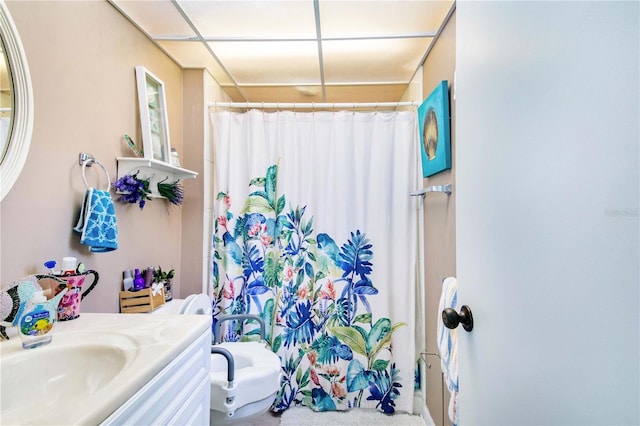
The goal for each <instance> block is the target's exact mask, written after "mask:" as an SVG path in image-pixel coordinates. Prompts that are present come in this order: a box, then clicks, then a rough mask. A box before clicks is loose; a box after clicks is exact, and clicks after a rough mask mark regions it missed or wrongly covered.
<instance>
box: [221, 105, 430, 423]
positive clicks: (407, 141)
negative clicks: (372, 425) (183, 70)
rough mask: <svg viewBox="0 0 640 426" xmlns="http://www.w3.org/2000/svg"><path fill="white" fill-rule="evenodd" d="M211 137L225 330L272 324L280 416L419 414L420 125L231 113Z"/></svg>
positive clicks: (376, 118)
mask: <svg viewBox="0 0 640 426" xmlns="http://www.w3.org/2000/svg"><path fill="white" fill-rule="evenodd" d="M212 129H213V136H214V158H215V160H214V161H215V164H214V167H215V170H216V173H215V177H214V187H215V194H216V201H217V202H216V207H215V209H214V211H215V213H214V214H215V221H214V236H213V246H212V275H211V289H210V292H211V296H212V299H213V301H214V302H213V303H214V321H215V320H216V317H217V316H220V315H224V314H239V313H250V314H257V315H260V316H261V317H262V318H263V319H264V321H265V323H266V324H267V329H266V335H265V339H266V340H267V342H268V344H269V345H270V346H271V348H272V350H273V351H274V352H276V353H277V354H278V355H279V356H280V358H281V360H282V382H281V387H280V390H279V392H278V394H277V398H276V400H275V402H274V404H273V407H272V409H273V410H274V411H282V410H285V409H287V408H288V407H290V406H292V405H306V406H309V407H311V408H313V409H314V410H317V411H326V410H345V409H349V408H353V407H375V408H377V409H378V410H380V411H383V412H385V413H388V414H391V413H393V412H394V411H396V410H400V411H404V412H411V411H412V404H413V388H414V387H413V378H414V365H415V362H416V350H415V339H414V333H415V320H414V318H415V303H414V293H415V278H416V277H415V261H416V248H415V244H412V241H413V240H414V238H413V236H414V235H415V232H416V214H415V209H416V206H415V205H414V202H415V201H414V200H412V197H409V192H410V191H411V190H413V189H414V188H415V187H416V182H417V181H418V179H419V177H418V176H419V175H418V171H417V170H418V168H417V163H416V160H415V158H416V156H417V154H418V152H419V151H418V146H417V142H416V139H417V138H416V132H415V114H412V113H346V112H343V113H318V112H316V113H292V112H279V113H273V114H271V113H269V114H267V113H262V112H259V111H250V112H248V113H245V114H235V113H230V112H220V113H214V114H212ZM224 327H225V326H224V325H223V330H224V332H223V336H224V338H225V340H232V341H237V340H239V339H241V338H244V339H251V338H253V337H255V335H257V333H258V328H257V325H255V324H252V323H246V324H245V325H244V328H243V329H241V325H240V324H233V323H231V324H229V323H227V325H226V328H224ZM241 335H244V337H241Z"/></svg>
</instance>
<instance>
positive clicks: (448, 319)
mask: <svg viewBox="0 0 640 426" xmlns="http://www.w3.org/2000/svg"><path fill="white" fill-rule="evenodd" d="M442 323H443V324H444V326H445V327H447V328H451V329H454V328H456V327H457V326H458V324H462V328H464V329H465V330H466V331H471V330H473V315H472V314H471V308H469V307H468V306H467V305H462V308H460V313H457V312H456V311H455V310H453V309H451V308H446V309H445V310H444V311H442Z"/></svg>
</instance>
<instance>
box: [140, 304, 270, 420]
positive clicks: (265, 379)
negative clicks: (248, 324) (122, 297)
mask: <svg viewBox="0 0 640 426" xmlns="http://www.w3.org/2000/svg"><path fill="white" fill-rule="evenodd" d="M152 313H153V314H166V315H171V314H173V315H175V314H179V315H182V314H184V315H211V301H210V299H209V297H208V296H207V295H206V294H192V295H190V296H189V297H187V298H186V299H184V300H183V299H173V300H172V301H170V302H167V303H166V304H164V305H162V306H160V307H159V308H157V309H156V310H154V311H153V312H152ZM213 350H215V351H217V352H221V353H212V354H211V375H210V377H211V404H210V414H211V420H210V423H211V424H212V425H214V424H216V425H219V424H230V423H234V422H236V421H238V420H245V419H247V418H248V417H251V416H254V415H257V414H260V413H263V412H266V411H267V410H268V409H269V407H270V406H271V404H272V403H273V401H274V399H275V397H276V394H277V392H278V389H279V388H280V374H281V373H280V368H281V365H280V358H279V357H278V355H276V354H274V353H273V352H272V351H271V350H269V348H267V346H266V344H265V343H263V342H223V343H219V344H214V345H213V346H212V351H213ZM225 351H228V352H227V353H226V355H227V356H230V360H231V362H229V361H228V360H227V358H226V356H225V355H223V354H222V352H225ZM229 365H232V366H233V368H232V371H229ZM229 376H231V377H229ZM229 378H231V379H232V380H231V381H230V380H228V379H229Z"/></svg>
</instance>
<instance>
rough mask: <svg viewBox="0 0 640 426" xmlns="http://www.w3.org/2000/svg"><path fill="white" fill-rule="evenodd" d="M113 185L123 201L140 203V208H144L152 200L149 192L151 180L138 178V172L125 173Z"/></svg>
mask: <svg viewBox="0 0 640 426" xmlns="http://www.w3.org/2000/svg"><path fill="white" fill-rule="evenodd" d="M113 187H114V188H115V189H116V191H117V192H118V193H120V194H121V195H120V201H121V202H123V203H129V204H135V203H138V205H139V206H140V209H142V208H144V205H145V204H146V202H147V200H151V197H149V194H151V191H150V190H149V180H148V179H138V172H136V173H134V174H133V175H124V176H122V177H121V178H120V179H118V180H117V181H115V182H114V183H113Z"/></svg>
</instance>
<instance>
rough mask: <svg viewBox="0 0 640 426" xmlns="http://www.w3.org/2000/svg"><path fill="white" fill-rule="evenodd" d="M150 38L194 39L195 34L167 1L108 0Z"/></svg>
mask: <svg viewBox="0 0 640 426" xmlns="http://www.w3.org/2000/svg"><path fill="white" fill-rule="evenodd" d="M110 1H111V3H112V4H113V5H115V6H116V7H117V8H118V9H120V10H121V12H123V13H124V14H125V15H126V16H128V17H129V19H130V20H132V21H134V22H136V23H137V24H138V25H139V26H140V27H141V28H142V29H143V30H144V31H145V32H146V33H147V34H149V35H150V36H151V37H153V38H155V37H168V36H181V37H194V36H195V33H194V32H193V30H192V29H191V27H190V26H189V25H188V24H187V22H186V21H185V20H184V19H183V18H182V15H180V13H179V12H178V9H176V7H175V6H174V5H173V4H172V3H171V1H169V0H154V1H137V0H133V1H132V0H110Z"/></svg>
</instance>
